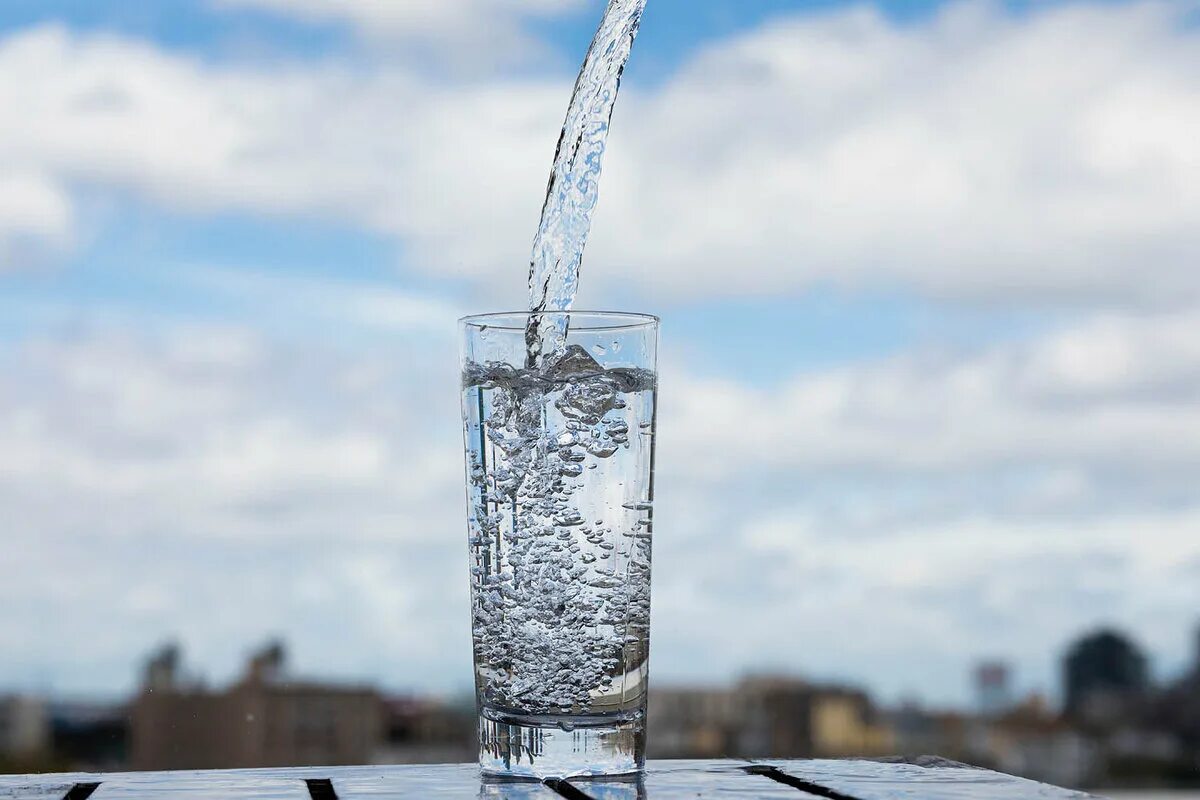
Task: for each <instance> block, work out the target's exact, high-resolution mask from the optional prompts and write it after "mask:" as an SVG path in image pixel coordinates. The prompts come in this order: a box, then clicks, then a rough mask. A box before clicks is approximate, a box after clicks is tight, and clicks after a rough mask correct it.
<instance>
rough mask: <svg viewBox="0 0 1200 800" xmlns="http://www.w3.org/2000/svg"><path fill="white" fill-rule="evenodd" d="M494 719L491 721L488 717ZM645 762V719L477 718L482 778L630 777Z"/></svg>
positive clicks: (637, 717) (639, 716) (630, 717)
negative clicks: (483, 776)
mask: <svg viewBox="0 0 1200 800" xmlns="http://www.w3.org/2000/svg"><path fill="white" fill-rule="evenodd" d="M493 717H495V718H493ZM645 764H646V717H645V714H644V713H643V712H638V713H636V714H634V715H631V716H629V717H627V718H624V719H614V718H611V717H598V718H597V717H576V716H558V715H537V716H526V715H522V716H512V715H505V714H494V713H488V712H485V713H484V714H483V715H480V717H479V766H480V768H482V770H483V773H484V774H485V775H497V776H507V777H521V778H536V779H538V780H542V779H545V778H578V777H584V776H596V777H599V776H605V775H630V774H634V773H637V772H640V771H641V770H642V768H643V767H644V766H645Z"/></svg>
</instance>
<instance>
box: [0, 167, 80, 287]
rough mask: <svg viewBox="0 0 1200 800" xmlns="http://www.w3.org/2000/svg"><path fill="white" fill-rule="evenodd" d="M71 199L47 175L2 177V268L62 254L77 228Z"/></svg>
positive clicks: (0, 229)
mask: <svg viewBox="0 0 1200 800" xmlns="http://www.w3.org/2000/svg"><path fill="white" fill-rule="evenodd" d="M74 223H75V220H74V214H73V211H72V207H71V200H70V198H69V197H68V195H67V193H66V192H65V191H64V190H63V189H62V187H60V186H58V185H56V184H55V183H54V182H53V181H50V180H48V179H47V178H46V177H45V176H44V175H36V174H28V173H27V174H20V173H19V172H16V171H14V172H11V173H8V174H0V268H2V267H3V266H4V265H6V264H9V265H17V266H21V265H24V266H31V265H34V264H40V263H41V261H42V260H43V259H44V258H47V257H50V256H52V255H56V254H59V253H61V252H62V251H63V250H65V249H66V247H67V245H68V244H69V243H70V240H71V238H72V234H73V229H74Z"/></svg>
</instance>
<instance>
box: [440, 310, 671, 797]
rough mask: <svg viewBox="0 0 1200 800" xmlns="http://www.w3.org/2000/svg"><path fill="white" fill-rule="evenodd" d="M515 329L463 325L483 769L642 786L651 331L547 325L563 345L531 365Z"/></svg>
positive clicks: (632, 323) (597, 315) (561, 319)
mask: <svg viewBox="0 0 1200 800" xmlns="http://www.w3.org/2000/svg"><path fill="white" fill-rule="evenodd" d="M528 321H529V314H528V313H525V312H518V313H507V314H487V315H480V316H472V317H466V318H464V319H463V320H461V321H460V325H461V334H462V339H461V341H462V361H463V364H462V366H463V373H462V375H463V382H462V385H463V389H462V411H463V427H464V433H465V439H466V461H467V506H468V510H467V528H468V541H469V552H470V569H471V604H472V636H473V644H474V666H475V696H476V703H477V707H478V712H479V745H480V747H479V763H480V766H481V767H482V769H483V771H484V772H485V773H487V774H500V775H519V776H529V777H538V778H545V777H571V776H581V775H617V774H626V773H631V772H637V771H638V770H640V769H641V768H642V766H643V764H644V762H645V748H646V687H647V676H648V659H649V654H650V555H651V540H652V535H653V516H654V446H655V443H654V439H655V413H656V409H657V397H658V379H657V373H656V359H657V341H658V319H657V318H656V317H652V316H648V315H644V314H627V313H613V312H593V311H574V312H569V313H543V314H540V315H539V317H538V323H539V325H541V326H550V325H553V326H557V329H558V332H559V335H557V336H555V337H553V339H552V341H555V342H557V344H558V346H557V347H556V348H555V350H554V352H552V353H547V354H539V355H536V356H533V357H531V356H530V355H529V350H528V347H527V337H526V325H527V323H528ZM543 330H545V328H543ZM537 338H538V337H537V336H532V337H530V341H533V340H536V339H537Z"/></svg>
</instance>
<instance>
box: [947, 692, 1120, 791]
mask: <svg viewBox="0 0 1200 800" xmlns="http://www.w3.org/2000/svg"><path fill="white" fill-rule="evenodd" d="M967 760H968V761H973V762H975V763H980V764H984V765H986V766H988V767H991V768H993V769H997V770H1000V771H1002V772H1008V773H1011V774H1013V775H1023V776H1025V777H1027V778H1033V779H1034V780H1039V781H1045V782H1047V783H1053V784H1056V785H1059V786H1082V785H1084V784H1086V783H1088V782H1089V780H1090V779H1091V778H1092V776H1094V775H1095V773H1096V770H1097V766H1098V763H1099V760H1100V749H1099V747H1098V746H1097V744H1096V743H1095V742H1094V741H1092V740H1091V739H1089V738H1088V737H1087V736H1085V735H1083V734H1082V733H1080V732H1079V731H1078V730H1077V729H1076V728H1075V727H1074V726H1073V725H1072V724H1071V723H1070V722H1069V721H1068V720H1066V719H1065V718H1064V717H1062V716H1060V715H1059V714H1057V713H1055V712H1054V711H1053V709H1051V708H1050V705H1049V704H1048V703H1047V702H1046V701H1045V698H1043V697H1042V696H1040V695H1036V694H1035V695H1031V696H1030V697H1029V698H1028V699H1027V700H1026V701H1025V702H1023V703H1021V704H1020V705H1018V706H1016V707H1011V708H1009V709H1008V710H1007V711H1006V712H1005V713H1003V714H1000V715H998V716H993V715H989V716H988V717H986V718H985V719H984V720H981V721H980V723H979V724H978V726H977V727H976V729H975V731H974V732H973V735H972V736H971V737H970V739H969V752H968V754H967Z"/></svg>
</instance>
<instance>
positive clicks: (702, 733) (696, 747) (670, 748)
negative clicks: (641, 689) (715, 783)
mask: <svg viewBox="0 0 1200 800" xmlns="http://www.w3.org/2000/svg"><path fill="white" fill-rule="evenodd" d="M647 706H648V708H647V726H648V728H649V730H650V731H651V734H650V738H649V740H648V745H647V747H648V752H649V755H650V756H651V757H652V758H720V757H722V756H725V755H729V754H731V753H732V751H733V748H734V747H735V741H736V738H737V723H738V720H739V717H738V707H737V695H736V693H735V691H734V690H733V689H730V688H716V687H695V686H694V687H666V688H658V687H655V688H652V689H651V690H650V696H649V699H648V702H647Z"/></svg>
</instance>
